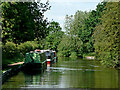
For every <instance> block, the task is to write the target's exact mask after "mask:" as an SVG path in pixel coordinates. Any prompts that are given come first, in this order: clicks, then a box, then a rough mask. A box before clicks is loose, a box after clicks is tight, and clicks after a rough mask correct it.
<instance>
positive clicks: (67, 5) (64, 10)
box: [41, 0, 101, 31]
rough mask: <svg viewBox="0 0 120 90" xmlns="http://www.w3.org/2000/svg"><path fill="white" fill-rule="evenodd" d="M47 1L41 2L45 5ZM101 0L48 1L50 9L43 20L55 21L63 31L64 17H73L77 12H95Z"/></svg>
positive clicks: (42, 0)
mask: <svg viewBox="0 0 120 90" xmlns="http://www.w3.org/2000/svg"><path fill="white" fill-rule="evenodd" d="M46 1H47V0H41V2H43V3H45V2H46ZM100 2H101V0H49V4H50V6H51V9H50V10H48V11H47V12H45V18H48V21H52V20H53V21H56V22H58V23H59V24H60V26H61V27H62V30H63V31H64V22H65V16H66V15H67V14H68V15H74V14H75V12H76V11H77V10H81V11H90V10H95V9H96V5H97V4H98V3H100Z"/></svg>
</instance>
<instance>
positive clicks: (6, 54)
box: [2, 42, 18, 58]
mask: <svg viewBox="0 0 120 90" xmlns="http://www.w3.org/2000/svg"><path fill="white" fill-rule="evenodd" d="M2 54H3V58H13V57H14V56H16V55H17V54H18V49H17V47H16V44H15V43H13V42H6V44H5V45H3V47H2Z"/></svg>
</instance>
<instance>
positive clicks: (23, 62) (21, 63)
mask: <svg viewBox="0 0 120 90" xmlns="http://www.w3.org/2000/svg"><path fill="white" fill-rule="evenodd" d="M23 63H24V62H17V63H13V64H8V66H14V65H19V64H23Z"/></svg>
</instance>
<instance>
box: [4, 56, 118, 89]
mask: <svg viewBox="0 0 120 90" xmlns="http://www.w3.org/2000/svg"><path fill="white" fill-rule="evenodd" d="M119 72H120V71H119ZM119 82H120V79H119V73H118V70H116V69H110V68H104V67H103V66H101V65H100V64H99V62H97V61H95V60H86V59H84V60H83V59H79V58H78V59H75V60H73V59H71V58H58V62H57V63H54V64H52V66H50V65H48V67H47V69H46V71H44V72H42V73H41V72H40V71H38V72H36V73H30V72H29V73H26V72H19V73H18V74H17V75H14V76H13V77H11V78H10V79H8V80H7V82H5V83H4V84H3V85H2V87H3V88H33V89H34V88H115V89H117V88H119Z"/></svg>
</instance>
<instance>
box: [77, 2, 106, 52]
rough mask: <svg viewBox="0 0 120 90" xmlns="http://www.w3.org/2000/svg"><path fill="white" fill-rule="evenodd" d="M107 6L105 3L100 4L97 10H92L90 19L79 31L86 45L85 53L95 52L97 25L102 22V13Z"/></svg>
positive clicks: (85, 21) (86, 20) (87, 19)
mask: <svg viewBox="0 0 120 90" xmlns="http://www.w3.org/2000/svg"><path fill="white" fill-rule="evenodd" d="M105 4H106V3H105V2H102V3H99V4H98V5H97V8H96V10H92V11H91V12H90V15H89V17H88V18H85V19H84V24H83V25H82V28H81V29H80V30H79V33H78V34H79V37H80V38H81V40H82V41H83V44H84V46H83V47H84V53H90V52H94V46H93V32H94V31H95V27H96V25H97V24H99V23H100V22H101V20H100V19H99V18H100V17H101V16H102V14H101V13H102V12H103V10H104V7H105Z"/></svg>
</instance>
